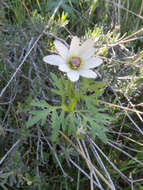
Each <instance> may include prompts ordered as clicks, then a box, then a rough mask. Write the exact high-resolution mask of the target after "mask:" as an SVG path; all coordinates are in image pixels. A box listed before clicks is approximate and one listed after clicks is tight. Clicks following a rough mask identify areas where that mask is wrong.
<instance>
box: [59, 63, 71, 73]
mask: <svg viewBox="0 0 143 190" xmlns="http://www.w3.org/2000/svg"><path fill="white" fill-rule="evenodd" d="M59 70H60V71H63V72H69V71H70V70H71V69H70V68H69V67H68V65H67V64H60V65H59Z"/></svg>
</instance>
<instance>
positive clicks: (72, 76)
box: [67, 70, 79, 82]
mask: <svg viewBox="0 0 143 190" xmlns="http://www.w3.org/2000/svg"><path fill="white" fill-rule="evenodd" d="M67 76H68V78H69V79H70V80H71V81H72V82H76V81H78V79H79V72H78V71H74V70H70V71H69V72H68V73H67Z"/></svg>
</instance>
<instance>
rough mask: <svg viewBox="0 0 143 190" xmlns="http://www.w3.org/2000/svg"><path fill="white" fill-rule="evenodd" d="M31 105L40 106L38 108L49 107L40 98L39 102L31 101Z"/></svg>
mask: <svg viewBox="0 0 143 190" xmlns="http://www.w3.org/2000/svg"><path fill="white" fill-rule="evenodd" d="M31 106H35V107H40V108H49V107H51V106H50V105H49V104H48V103H47V102H46V101H44V100H41V101H39V102H35V101H32V102H31Z"/></svg>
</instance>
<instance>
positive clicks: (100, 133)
mask: <svg viewBox="0 0 143 190" xmlns="http://www.w3.org/2000/svg"><path fill="white" fill-rule="evenodd" d="M95 130H96V132H97V136H98V138H99V139H100V140H101V141H103V142H104V143H106V144H107V142H108V138H107V136H106V134H105V127H101V126H100V125H98V124H97V123H96V122H95Z"/></svg>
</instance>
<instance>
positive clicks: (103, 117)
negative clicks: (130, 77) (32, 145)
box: [26, 73, 112, 143]
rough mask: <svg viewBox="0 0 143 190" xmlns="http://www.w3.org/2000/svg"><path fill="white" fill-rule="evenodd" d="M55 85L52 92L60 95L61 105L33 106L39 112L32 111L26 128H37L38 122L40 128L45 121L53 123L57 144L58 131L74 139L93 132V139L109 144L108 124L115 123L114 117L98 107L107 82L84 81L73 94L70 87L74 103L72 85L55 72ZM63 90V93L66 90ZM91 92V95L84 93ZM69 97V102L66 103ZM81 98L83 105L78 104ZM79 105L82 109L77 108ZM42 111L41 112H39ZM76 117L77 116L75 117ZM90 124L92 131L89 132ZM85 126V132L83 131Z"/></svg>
mask: <svg viewBox="0 0 143 190" xmlns="http://www.w3.org/2000/svg"><path fill="white" fill-rule="evenodd" d="M51 77H52V80H53V84H54V85H55V87H56V89H55V88H54V89H52V92H54V93H56V94H57V95H59V96H61V99H62V100H61V101H62V103H61V106H51V105H49V104H48V103H47V102H45V101H43V100H42V101H39V102H32V104H31V106H34V107H36V110H33V111H30V112H29V113H30V114H32V115H33V116H32V118H31V119H30V120H29V121H28V122H27V123H26V125H27V127H29V126H32V125H35V124H36V123H37V122H39V121H40V122H41V123H40V124H41V126H46V125H45V124H46V121H47V120H48V117H49V120H50V125H51V129H52V136H51V139H52V140H53V141H56V138H57V137H58V134H59V130H60V129H62V130H63V131H64V132H66V133H67V134H68V136H70V135H72V134H73V135H74V136H78V137H79V136H80V135H81V136H84V135H85V134H84V133H85V130H86V131H91V134H92V138H93V139H95V136H96V135H97V136H98V137H99V138H100V140H102V141H103V142H104V143H107V141H108V139H107V136H106V132H107V125H109V124H110V123H111V121H112V118H111V117H110V116H109V115H108V114H107V113H105V112H107V110H106V109H105V108H99V98H100V96H101V95H102V94H103V92H104V91H103V88H104V87H105V85H106V83H104V82H95V81H94V80H93V79H90V80H89V79H83V81H82V82H81V83H80V85H81V90H77V91H74V89H73V88H71V91H72V95H71V100H70V98H69V97H68V96H69V94H68V90H69V87H72V86H70V85H71V84H70V83H69V82H67V81H66V80H65V79H64V77H61V78H60V79H59V78H58V77H57V76H56V75H55V74H53V73H51ZM63 89H64V90H63ZM85 92H88V95H87V94H86V93H85ZM67 98H68V103H67V102H66V100H67ZM79 99H81V101H82V104H83V105H84V107H83V106H82V104H81V105H78V100H79ZM77 105H78V107H79V109H76V106H77ZM37 108H38V109H40V110H37ZM76 114H77V115H76ZM88 125H89V126H90V127H91V130H88ZM81 126H82V127H83V131H82V130H80V133H81V134H79V128H80V129H81ZM83 134H84V135H83Z"/></svg>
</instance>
